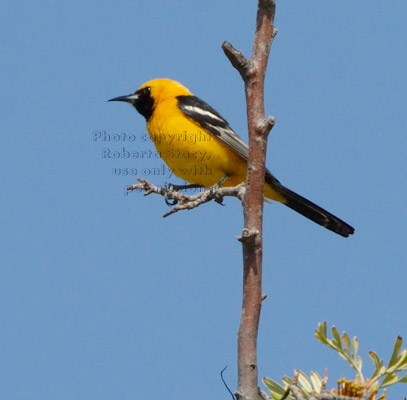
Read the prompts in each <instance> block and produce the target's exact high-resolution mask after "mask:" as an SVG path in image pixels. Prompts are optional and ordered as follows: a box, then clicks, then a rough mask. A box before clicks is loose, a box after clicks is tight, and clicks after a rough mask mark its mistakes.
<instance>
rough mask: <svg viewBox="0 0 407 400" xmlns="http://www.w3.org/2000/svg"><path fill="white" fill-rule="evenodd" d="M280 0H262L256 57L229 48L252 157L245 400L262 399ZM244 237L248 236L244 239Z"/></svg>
mask: <svg viewBox="0 0 407 400" xmlns="http://www.w3.org/2000/svg"><path fill="white" fill-rule="evenodd" d="M275 8H276V3H275V0H259V1H258V8H257V19H256V32H255V37H254V45H253V51H252V56H251V58H250V60H247V59H246V58H245V57H244V56H243V54H242V53H241V52H239V51H238V50H236V49H235V48H234V47H233V46H232V45H231V44H230V43H228V42H224V43H223V45H222V48H223V51H224V52H225V54H226V56H227V57H228V59H229V60H230V62H231V63H232V65H233V66H234V67H235V68H236V69H237V70H238V71H239V73H240V75H241V76H242V79H243V81H244V83H245V93H246V104H247V121H248V130H249V161H248V171H247V191H246V196H245V201H244V206H243V211H244V230H243V231H244V232H245V231H247V232H248V233H249V234H248V237H245V238H244V240H241V242H242V247H243V260H244V261H243V263H244V265H243V304H242V315H241V319H240V326H239V333H238V388H237V391H236V393H235V394H236V397H237V398H238V399H239V400H257V398H258V368H257V332H258V325H259V319H260V309H261V299H262V292H261V279H262V253H263V236H262V228H263V197H264V175H265V160H266V148H267V136H268V133H269V132H270V130H271V128H272V127H273V125H274V118H273V117H268V118H266V117H265V112H264V77H265V74H266V67H267V61H268V56H269V50H270V46H271V43H272V41H273V38H274V36H275V35H276V33H277V29H275V27H274V14H275ZM241 239H243V235H242V238H241Z"/></svg>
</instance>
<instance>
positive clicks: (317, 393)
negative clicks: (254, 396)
mask: <svg viewBox="0 0 407 400" xmlns="http://www.w3.org/2000/svg"><path fill="white" fill-rule="evenodd" d="M315 336H316V338H317V339H318V340H319V341H320V342H321V343H323V344H325V345H326V346H328V347H330V348H331V349H333V350H335V351H336V352H337V353H338V354H339V355H340V356H341V357H342V358H343V359H345V360H346V361H347V362H348V363H349V365H350V366H351V367H352V368H353V369H354V370H355V371H356V378H355V380H345V378H341V379H340V380H339V381H338V389H337V390H335V389H332V390H331V391H330V392H329V391H327V390H326V389H325V386H326V383H327V381H328V373H327V371H325V375H324V378H321V376H320V375H319V374H318V373H317V372H311V374H310V376H309V377H308V376H307V375H306V374H305V373H304V372H302V371H298V370H296V371H295V375H294V378H289V377H287V376H284V377H283V379H282V381H283V384H284V386H282V385H280V384H279V383H278V382H276V381H274V380H273V379H271V378H264V379H263V383H264V384H265V386H266V387H267V388H268V389H269V391H270V394H271V396H272V398H273V399H275V400H281V399H286V398H289V399H295V400H303V399H314V400H315V399H316V400H325V399H332V400H335V399H339V398H341V399H343V398H362V399H368V400H374V399H376V400H379V399H385V398H386V389H384V388H386V387H388V386H391V385H394V384H396V383H407V374H405V375H404V376H402V377H401V378H400V377H399V374H400V373H404V372H406V371H407V349H404V350H402V345H403V340H402V338H401V337H400V336H398V337H397V339H396V342H395V344H394V348H393V352H392V355H391V357H390V361H389V363H388V365H387V366H384V362H383V360H381V359H380V358H379V356H378V355H377V354H376V353H375V352H374V351H370V352H369V356H370V358H371V360H372V361H373V364H374V366H375V370H374V372H373V374H372V376H371V377H370V378H368V379H366V378H365V377H364V376H363V373H362V365H363V362H362V358H361V357H360V355H358V350H359V343H358V340H357V338H356V337H354V338H353V339H352V340H351V339H350V337H349V335H348V334H347V333H346V332H344V333H342V335H340V334H339V331H338V329H337V328H336V327H335V326H333V327H332V338H329V337H328V330H327V324H326V322H324V323H319V324H318V329H317V330H316V331H315ZM380 389H384V391H383V393H382V394H381V395H379V396H378V397H376V395H377V394H378V392H379V390H380Z"/></svg>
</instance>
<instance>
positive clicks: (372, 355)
mask: <svg viewBox="0 0 407 400" xmlns="http://www.w3.org/2000/svg"><path fill="white" fill-rule="evenodd" d="M369 357H370V358H371V360H372V361H373V364H374V366H375V367H376V369H379V368H380V367H381V366H382V365H383V361H380V360H379V357H378V355H377V354H376V353H375V352H374V351H369Z"/></svg>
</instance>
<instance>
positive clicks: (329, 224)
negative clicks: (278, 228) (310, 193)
mask: <svg viewBox="0 0 407 400" xmlns="http://www.w3.org/2000/svg"><path fill="white" fill-rule="evenodd" d="M266 183H268V184H270V185H271V186H272V187H273V189H275V190H276V191H277V192H278V193H280V194H282V195H283V196H284V197H285V198H286V202H285V203H284V204H285V205H286V206H287V207H290V208H291V209H293V210H294V211H297V212H298V213H300V214H301V215H303V216H304V217H307V218H309V219H310V220H311V221H314V222H316V223H317V224H319V225H322V226H324V227H325V228H327V229H329V230H331V231H332V232H335V233H337V234H338V235H341V236H344V237H348V236H349V235H352V234H353V232H355V229H353V228H352V227H351V226H350V225H348V224H347V223H346V222H344V221H342V220H341V219H339V218H337V217H335V215H332V214H331V213H329V212H328V211H326V210H324V209H323V208H321V207H319V206H317V205H316V204H314V203H312V202H311V201H309V200H307V199H305V198H304V197H302V196H300V195H299V194H297V193H294V192H293V191H291V190H290V189H287V188H286V187H284V186H283V185H282V184H281V183H280V182H279V181H278V180H277V179H276V178H274V176H273V175H272V174H271V173H269V172H268V171H267V173H266Z"/></svg>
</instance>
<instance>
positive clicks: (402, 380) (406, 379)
mask: <svg viewBox="0 0 407 400" xmlns="http://www.w3.org/2000/svg"><path fill="white" fill-rule="evenodd" d="M399 382H401V383H407V375H406V376H405V377H403V378H401V379H400V380H399Z"/></svg>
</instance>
